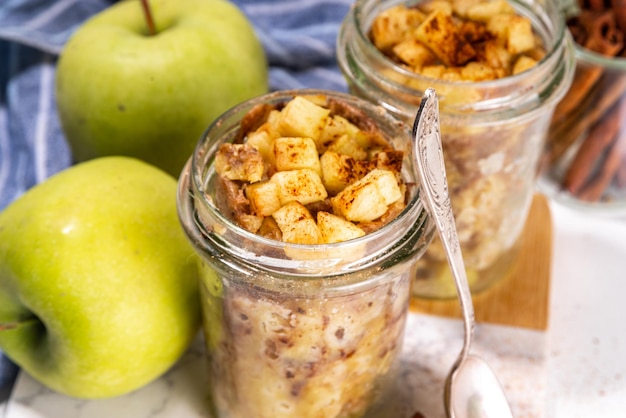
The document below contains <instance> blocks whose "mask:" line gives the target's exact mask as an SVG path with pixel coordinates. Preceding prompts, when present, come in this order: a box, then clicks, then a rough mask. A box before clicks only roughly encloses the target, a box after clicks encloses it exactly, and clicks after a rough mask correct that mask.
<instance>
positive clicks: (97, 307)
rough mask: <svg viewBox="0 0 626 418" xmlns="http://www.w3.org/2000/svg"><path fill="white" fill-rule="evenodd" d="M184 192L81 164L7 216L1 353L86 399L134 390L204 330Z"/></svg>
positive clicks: (162, 179)
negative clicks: (185, 226) (184, 220)
mask: <svg viewBox="0 0 626 418" xmlns="http://www.w3.org/2000/svg"><path fill="white" fill-rule="evenodd" d="M197 281H198V265H197V259H196V258H195V256H194V251H193V248H192V247H191V245H190V244H189V242H188V241H187V240H186V237H185V235H184V232H183V230H182V228H181V226H180V225H179V221H178V218H177V213H176V181H175V180H174V179H173V178H172V177H171V176H170V175H168V174H166V173H165V172H163V171H161V170H159V169H157V168H156V167H153V166H151V165H148V164H146V163H145V162H142V161H140V160H137V159H134V158H130V157H102V158H98V159H94V160H92V161H88V162H85V163H81V164H78V165H76V166H73V167H71V168H68V169H67V170H65V171H62V172H61V173H58V174H56V175H55V176H53V177H51V178H50V179H48V180H46V181H45V182H43V183H41V184H39V185H37V186H35V187H34V188H32V189H30V190H29V191H27V192H26V193H25V194H24V195H22V196H21V197H20V198H18V199H17V200H16V201H14V202H13V203H12V204H10V205H9V206H8V207H7V208H5V209H4V211H2V212H1V213H0V349H2V350H3V351H4V352H5V354H6V355H7V356H9V357H10V358H11V359H12V360H13V361H14V362H15V363H17V364H18V365H19V366H21V367H22V368H23V369H24V370H25V371H26V372H28V373H29V374H31V375H32V376H33V377H34V378H36V379H37V380H39V381H40V382H41V383H43V384H44V385H46V386H48V387H50V388H51V389H53V390H56V391H58V392H61V393H63V394H66V395H69V396H73V397H78V398H107V397H112V396H116V395H121V394H124V393H127V392H129V391H132V390H134V389H137V388H139V387H141V386H143V385H145V384H147V383H148V382H150V381H152V380H153V379H155V378H156V377H158V376H159V375H161V374H162V373H163V372H165V371H166V370H167V369H168V368H170V367H171V366H172V365H173V364H174V363H175V362H176V361H177V360H178V359H179V357H180V356H181V355H182V354H183V353H184V351H185V350H186V348H187V347H188V346H189V344H190V343H191V341H192V340H193V338H194V337H195V335H196V334H197V332H198V330H199V327H200V307H199V302H198V300H199V295H198V290H197Z"/></svg>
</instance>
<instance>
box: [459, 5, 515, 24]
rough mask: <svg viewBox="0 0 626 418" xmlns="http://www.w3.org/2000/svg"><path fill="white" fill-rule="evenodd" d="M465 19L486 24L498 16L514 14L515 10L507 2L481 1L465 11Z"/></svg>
mask: <svg viewBox="0 0 626 418" xmlns="http://www.w3.org/2000/svg"><path fill="white" fill-rule="evenodd" d="M465 13H466V15H467V18H469V19H470V20H476V21H479V22H487V21H489V20H490V19H491V18H492V17H493V16H495V15H498V14H514V13H515V9H514V8H513V6H511V5H510V4H509V2H508V1H507V0H493V1H481V2H478V3H476V4H473V5H471V6H470V7H468V8H467V10H466V11H465Z"/></svg>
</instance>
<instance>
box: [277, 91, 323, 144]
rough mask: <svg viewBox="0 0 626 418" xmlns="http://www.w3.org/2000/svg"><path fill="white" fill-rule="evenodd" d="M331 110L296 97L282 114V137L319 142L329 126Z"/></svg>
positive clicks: (280, 123) (280, 126) (279, 122)
mask: <svg viewBox="0 0 626 418" xmlns="http://www.w3.org/2000/svg"><path fill="white" fill-rule="evenodd" d="M329 114H330V110H329V109H326V108H324V107H321V106H318V105H316V104H315V103H313V102H311V101H310V100H307V99H305V98H304V97H301V96H296V97H294V98H293V100H291V101H289V103H287V105H286V106H285V107H284V108H283V110H282V111H281V112H280V119H279V121H278V125H279V129H280V132H281V135H282V136H301V137H305V138H311V139H313V140H314V141H315V140H317V139H318V138H319V137H320V135H321V133H322V131H323V130H324V127H325V126H326V124H327V119H328V117H329V116H328V115H329Z"/></svg>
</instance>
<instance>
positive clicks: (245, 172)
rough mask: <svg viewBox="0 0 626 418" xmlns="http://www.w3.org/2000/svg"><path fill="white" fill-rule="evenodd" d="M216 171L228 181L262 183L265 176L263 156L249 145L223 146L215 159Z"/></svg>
mask: <svg viewBox="0 0 626 418" xmlns="http://www.w3.org/2000/svg"><path fill="white" fill-rule="evenodd" d="M215 170H216V171H217V172H218V173H219V174H220V175H221V176H222V177H224V178H226V179H228V180H239V181H248V182H251V183H254V182H257V181H261V180H262V179H263V176H264V175H265V162H264V160H263V156H262V155H261V153H260V152H259V150H258V149H256V148H255V147H253V146H251V145H248V144H223V145H221V146H220V149H219V152H218V153H217V155H216V157H215Z"/></svg>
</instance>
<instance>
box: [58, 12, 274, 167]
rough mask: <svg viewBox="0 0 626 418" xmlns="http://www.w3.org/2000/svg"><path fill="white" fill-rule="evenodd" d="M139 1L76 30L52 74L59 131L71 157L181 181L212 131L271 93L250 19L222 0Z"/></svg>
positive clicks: (90, 20) (89, 21)
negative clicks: (141, 167)
mask: <svg viewBox="0 0 626 418" xmlns="http://www.w3.org/2000/svg"><path fill="white" fill-rule="evenodd" d="M149 4H150V5H151V11H152V12H151V16H153V18H154V23H155V27H156V34H154V35H152V34H150V33H149V29H148V24H147V19H146V18H145V15H144V12H143V9H142V5H141V3H140V2H139V1H137V0H129V1H123V2H119V3H116V4H114V5H113V6H111V7H109V8H108V9H105V10H104V11H102V12H101V13H99V14H97V15H95V16H94V17H92V18H91V19H89V20H87V21H86V22H85V23H83V24H82V25H81V26H80V27H79V28H78V29H77V31H76V32H75V33H74V34H73V35H72V37H71V38H70V40H69V41H68V43H67V44H66V45H65V47H64V49H63V51H62V53H61V56H60V58H59V62H58V67H57V74H56V100H57V107H58V111H59V116H60V120H61V126H62V128H63V131H64V133H65V136H66V138H67V140H68V142H69V144H70V147H71V149H72V153H73V156H74V159H75V160H76V161H84V160H88V159H92V158H96V157H99V156H105V155H128V156H133V157H136V158H139V159H142V160H144V161H147V162H149V163H151V164H153V165H156V166H158V167H160V168H162V169H164V170H165V171H167V172H169V173H170V174H172V175H173V176H175V177H178V175H179V174H180V171H181V170H182V167H183V165H184V163H185V161H186V160H187V159H188V158H189V156H190V155H191V154H192V152H193V149H194V147H195V144H196V143H197V142H198V140H199V139H200V136H201V135H202V133H203V132H204V130H205V129H206V128H208V126H209V124H210V123H211V122H212V121H213V120H214V119H216V118H217V117H218V116H219V115H220V114H221V113H223V112H224V111H225V110H227V109H229V108H230V107H232V106H234V105H236V104H238V103H240V102H242V101H244V100H247V99H249V98H251V97H254V96H257V95H260V94H263V93H266V92H267V90H268V76H267V60H266V57H265V54H264V51H263V48H262V45H261V44H260V42H259V40H258V39H257V37H256V35H255V33H254V31H253V28H252V26H251V24H250V22H249V21H248V20H247V18H246V17H245V15H243V14H242V12H241V11H240V10H239V9H238V8H237V7H236V6H234V5H233V4H232V3H230V2H228V1H227V0H151V2H150V3H149Z"/></svg>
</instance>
